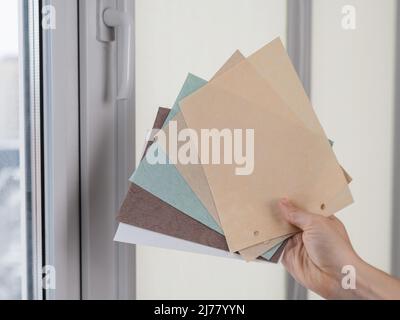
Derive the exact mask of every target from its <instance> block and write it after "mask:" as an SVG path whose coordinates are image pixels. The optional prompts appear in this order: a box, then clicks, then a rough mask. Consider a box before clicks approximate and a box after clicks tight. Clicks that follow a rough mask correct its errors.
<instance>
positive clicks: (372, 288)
mask: <svg viewBox="0 0 400 320" xmlns="http://www.w3.org/2000/svg"><path fill="white" fill-rule="evenodd" d="M279 207H280V210H281V213H282V215H283V217H284V219H285V220H286V221H288V222H289V223H290V224H293V225H295V226H297V227H298V228H299V229H301V230H302V232H301V233H298V234H296V235H295V236H294V237H293V238H291V239H290V240H289V242H288V243H287V245H286V248H285V252H284V254H283V259H282V263H283V265H284V266H285V267H286V269H287V270H288V272H289V273H290V274H291V275H292V276H293V278H295V279H296V280H297V281H298V282H299V283H301V284H302V285H303V286H305V287H306V288H308V289H310V290H312V291H314V292H316V293H318V294H319V295H321V296H322V297H324V298H327V299H349V298H353V299H366V298H370V299H399V298H400V281H399V280H396V279H394V278H392V277H390V276H389V275H388V274H386V273H384V272H382V271H380V270H378V269H375V268H373V267H372V266H370V265H368V264H367V263H365V262H364V261H363V260H362V259H361V258H360V257H359V256H358V255H357V254H356V252H355V251H354V249H353V247H352V245H351V243H350V239H349V236H348V234H347V232H346V229H345V227H344V225H343V224H342V223H341V222H340V221H339V220H338V219H337V218H336V217H334V216H332V217H330V218H326V217H323V216H319V215H316V214H312V213H308V212H305V211H302V210H300V209H298V208H296V207H295V206H293V205H292V204H291V203H290V202H289V201H288V200H286V199H283V200H281V201H280V203H279ZM348 265H351V266H352V267H354V270H355V277H356V279H355V282H356V288H353V289H346V288H343V287H342V279H343V277H344V276H345V275H344V274H342V269H343V267H344V266H348Z"/></svg>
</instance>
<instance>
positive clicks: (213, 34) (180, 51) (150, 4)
mask: <svg viewBox="0 0 400 320" xmlns="http://www.w3.org/2000/svg"><path fill="white" fill-rule="evenodd" d="M136 3H137V4H136V35H137V38H136V41H137V48H136V50H137V56H136V66H137V70H136V84H137V86H136V90H137V91H136V107H137V122H136V125H137V131H136V132H137V140H136V144H137V146H138V148H137V149H138V150H141V149H142V146H143V141H144V138H145V134H146V130H148V129H149V128H151V126H152V122H153V120H154V117H155V114H156V110H157V108H158V107H159V106H165V105H169V106H170V105H172V104H173V102H174V100H175V98H176V96H177V94H178V92H179V90H180V88H181V86H182V84H183V82H184V80H185V78H186V75H187V73H188V72H192V73H194V74H196V75H198V76H201V77H203V78H205V79H209V78H210V77H211V76H212V74H213V73H214V72H215V71H216V70H217V69H218V68H219V67H220V66H221V65H222V64H223V62H224V61H225V60H226V59H227V58H228V57H229V56H230V55H231V54H232V53H233V52H234V51H235V50H236V49H240V50H242V52H243V53H244V54H245V55H248V54H250V53H252V52H253V51H255V50H257V49H258V48H260V47H261V46H263V45H264V44H266V43H267V42H268V41H270V40H272V39H273V38H275V37H276V36H281V37H282V40H283V41H285V37H286V1H282V0H268V1H266V0H251V1H249V0H236V1H232V0H218V1H215V0H214V1H213V0H202V1H199V0H169V1H165V0H137V1H136ZM137 156H138V157H139V154H138V155H137ZM137 281H138V282H137V292H138V298H139V299H145V298H155V299H157V298H172V299H174V298H187V299H191V298H200V299H202V298H209V299H211V298H226V299H229V298H243V299H247V298H249V299H250V298H253V299H266V298H272V299H274V298H276V299H278V298H284V296H285V287H284V271H283V268H282V266H281V265H278V266H275V265H266V264H263V265H260V264H247V263H245V262H241V261H230V260H226V259H221V258H211V257H208V256H201V255H195V254H188V253H181V252H174V251H168V250H161V249H154V248H144V247H139V248H138V253H137Z"/></svg>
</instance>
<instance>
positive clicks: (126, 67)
mask: <svg viewBox="0 0 400 320" xmlns="http://www.w3.org/2000/svg"><path fill="white" fill-rule="evenodd" d="M100 2H103V1H100ZM100 10H101V11H100V12H99V14H100V18H101V20H102V21H101V22H100V28H103V30H101V29H100V31H98V38H99V40H100V41H104V42H112V41H114V40H115V38H116V37H115V33H116V32H118V36H119V37H118V41H121V50H122V51H121V55H120V56H119V57H120V59H121V60H122V61H121V64H120V68H119V70H118V71H119V72H118V73H119V75H118V93H117V100H126V99H128V98H129V96H130V91H131V90H130V89H131V82H132V75H131V57H132V52H131V51H132V45H131V34H132V24H133V23H132V18H131V16H130V15H129V14H128V13H127V12H125V11H122V10H118V9H115V8H112V7H102V8H100ZM104 29H105V30H104Z"/></svg>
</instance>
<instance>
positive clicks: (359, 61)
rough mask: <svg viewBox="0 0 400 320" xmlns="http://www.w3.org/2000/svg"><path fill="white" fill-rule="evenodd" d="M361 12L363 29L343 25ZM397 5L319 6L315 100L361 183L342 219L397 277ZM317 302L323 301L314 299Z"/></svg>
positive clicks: (319, 2)
mask: <svg viewBox="0 0 400 320" xmlns="http://www.w3.org/2000/svg"><path fill="white" fill-rule="evenodd" d="M344 5H353V6H355V8H356V13H357V15H356V18H357V20H356V22H357V25H356V30H352V31H349V30H347V31H346V30H344V29H343V28H342V26H341V19H342V17H343V15H342V14H341V10H342V7H343V6H344ZM395 6H396V1H395V0H379V1H377V0H357V1H354V0H314V6H313V50H312V54H313V65H312V68H313V72H312V100H313V105H314V107H315V109H316V111H317V113H318V116H319V118H320V120H321V122H322V124H323V126H324V128H325V129H326V132H327V134H328V136H329V137H331V139H333V140H334V141H335V147H334V148H335V151H336V153H337V155H338V158H339V160H340V161H341V162H342V164H343V165H344V167H345V168H346V169H348V171H349V172H350V174H351V175H352V177H353V178H354V182H353V183H352V186H351V189H352V191H353V195H354V198H355V204H354V205H353V206H351V207H350V208H348V209H346V210H344V211H343V212H342V213H340V214H339V215H338V216H339V217H340V218H341V219H342V220H343V221H344V223H345V225H346V227H347V229H348V231H349V233H350V237H351V240H352V242H353V244H354V247H355V249H356V251H357V252H358V253H359V254H360V255H361V257H362V258H364V259H365V260H366V261H368V262H370V263H371V264H373V265H375V266H377V267H378V268H381V269H383V270H386V271H390V252H391V216H392V212H391V210H392V194H391V192H392V189H391V188H392V166H393V164H392V156H393V115H394V66H395V60H394V57H395V13H396V10H395ZM311 297H312V298H315V297H316V296H315V295H314V294H311Z"/></svg>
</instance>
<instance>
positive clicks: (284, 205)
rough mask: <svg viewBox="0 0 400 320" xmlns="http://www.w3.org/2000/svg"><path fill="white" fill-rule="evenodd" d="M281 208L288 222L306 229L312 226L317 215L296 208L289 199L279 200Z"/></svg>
mask: <svg viewBox="0 0 400 320" xmlns="http://www.w3.org/2000/svg"><path fill="white" fill-rule="evenodd" d="M279 209H280V211H281V214H282V216H283V218H284V219H285V220H286V221H287V222H289V223H290V224H293V225H294V226H296V227H298V228H300V229H301V230H306V229H308V228H310V227H311V226H312V224H313V223H314V221H315V219H316V217H317V216H316V215H315V214H312V213H308V212H305V211H303V210H300V209H298V208H296V207H295V206H294V205H293V204H292V203H291V202H290V201H289V200H287V199H282V200H281V201H279Z"/></svg>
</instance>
